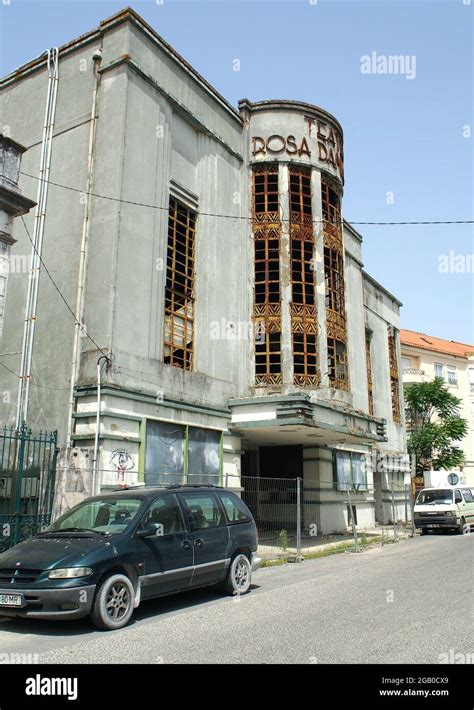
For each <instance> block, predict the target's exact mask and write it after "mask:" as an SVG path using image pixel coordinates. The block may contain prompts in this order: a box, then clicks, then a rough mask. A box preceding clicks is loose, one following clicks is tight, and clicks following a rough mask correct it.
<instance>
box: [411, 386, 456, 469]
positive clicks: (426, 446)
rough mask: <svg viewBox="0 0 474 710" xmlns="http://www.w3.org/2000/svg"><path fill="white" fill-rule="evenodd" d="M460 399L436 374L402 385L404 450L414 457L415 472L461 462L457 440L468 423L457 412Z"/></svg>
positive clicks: (445, 467)
mask: <svg viewBox="0 0 474 710" xmlns="http://www.w3.org/2000/svg"><path fill="white" fill-rule="evenodd" d="M460 404H461V400H460V399H459V398H458V397H455V396H454V395H453V394H451V392H450V391H449V390H448V388H447V387H446V386H445V384H444V380H443V379H442V378H440V377H436V378H435V379H434V380H432V381H431V382H419V383H414V384H412V385H409V386H408V387H406V389H405V411H406V421H407V428H408V436H409V438H408V452H409V453H410V454H414V455H415V457H416V470H417V473H423V471H429V470H434V471H439V470H440V469H445V470H446V469H450V468H455V467H456V466H460V465H462V464H463V463H464V461H465V457H464V453H463V451H462V449H461V448H460V447H459V446H457V442H459V441H461V439H463V438H464V437H465V436H466V434H467V432H468V424H467V421H466V420H465V419H461V418H460V416H459V406H460Z"/></svg>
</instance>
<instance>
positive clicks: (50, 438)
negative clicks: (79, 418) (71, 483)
mask: <svg viewBox="0 0 474 710" xmlns="http://www.w3.org/2000/svg"><path fill="white" fill-rule="evenodd" d="M56 457H57V447H56V432H38V433H34V432H33V431H32V430H31V429H29V428H28V427H27V426H26V425H23V426H22V427H20V429H14V428H10V429H7V428H6V427H4V428H3V430H1V432H0V552H2V551H4V550H6V549H7V548H8V547H11V546H12V545H16V544H17V543H18V542H20V541H21V540H24V539H25V538H27V537H31V536H32V535H34V534H35V533H36V532H38V530H40V529H41V528H42V527H44V526H45V525H49V523H50V521H51V512H52V509H53V500H54V493H55V473H56Z"/></svg>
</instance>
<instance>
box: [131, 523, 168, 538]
mask: <svg viewBox="0 0 474 710" xmlns="http://www.w3.org/2000/svg"><path fill="white" fill-rule="evenodd" d="M161 528H162V526H161V525H160V524H159V523H147V524H146V525H145V527H144V528H142V529H141V530H137V537H140V538H144V537H154V536H155V535H159V532H160V530H161Z"/></svg>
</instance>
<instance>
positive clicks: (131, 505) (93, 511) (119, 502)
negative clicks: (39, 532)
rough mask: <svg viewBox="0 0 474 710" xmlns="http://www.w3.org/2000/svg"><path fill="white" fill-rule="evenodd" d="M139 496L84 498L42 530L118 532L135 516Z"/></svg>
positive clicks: (140, 500)
mask: <svg viewBox="0 0 474 710" xmlns="http://www.w3.org/2000/svg"><path fill="white" fill-rule="evenodd" d="M141 504H142V499H141V498H125V497H124V496H117V497H116V498H114V497H112V496H107V497H104V498H95V499H94V500H90V499H89V500H85V501H84V502H83V503H79V505H77V506H76V507H75V508H72V509H71V510H68V511H67V513H64V515H61V517H60V518H58V519H57V520H56V521H55V522H54V523H53V524H52V525H50V526H49V527H48V528H46V529H45V530H43V534H44V533H54V532H96V533H98V534H100V533H103V534H113V533H120V532H122V530H125V528H126V527H128V525H130V523H131V522H132V521H133V520H134V519H135V518H136V517H137V513H138V509H139V508H140V506H141Z"/></svg>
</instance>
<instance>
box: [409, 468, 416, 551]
mask: <svg viewBox="0 0 474 710" xmlns="http://www.w3.org/2000/svg"><path fill="white" fill-rule="evenodd" d="M409 491H410V511H411V536H412V537H415V535H416V528H415V510H414V509H415V498H414V496H413V480H411V481H410V486H409Z"/></svg>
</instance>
